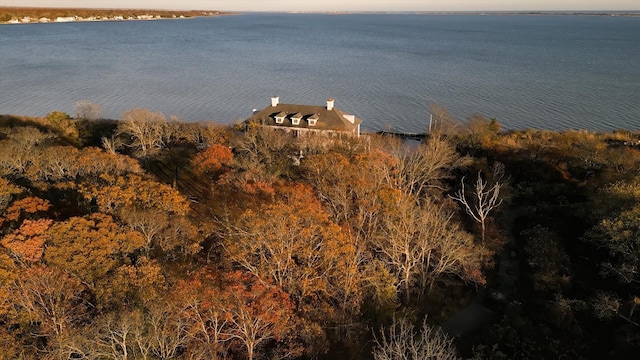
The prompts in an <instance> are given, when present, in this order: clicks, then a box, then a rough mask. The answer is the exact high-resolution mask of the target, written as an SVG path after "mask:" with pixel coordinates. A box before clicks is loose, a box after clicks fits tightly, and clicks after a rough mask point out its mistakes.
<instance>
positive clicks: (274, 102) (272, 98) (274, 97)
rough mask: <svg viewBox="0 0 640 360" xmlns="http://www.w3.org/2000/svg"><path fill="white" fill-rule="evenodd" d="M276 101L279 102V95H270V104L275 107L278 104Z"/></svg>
mask: <svg viewBox="0 0 640 360" xmlns="http://www.w3.org/2000/svg"><path fill="white" fill-rule="evenodd" d="M278 103H280V97H279V96H272V97H271V106H273V107H276V106H278Z"/></svg>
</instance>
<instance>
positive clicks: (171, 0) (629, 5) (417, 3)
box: [0, 0, 640, 11]
mask: <svg viewBox="0 0 640 360" xmlns="http://www.w3.org/2000/svg"><path fill="white" fill-rule="evenodd" d="M0 6H27V7H70V8H79V7H82V8H110V9H113V8H127V9H171V10H222V11H514V10H516V11H526V10H585V11H586V10H640V1H639V0H179V1H178V0H0Z"/></svg>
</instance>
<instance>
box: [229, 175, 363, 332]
mask: <svg viewBox="0 0 640 360" xmlns="http://www.w3.org/2000/svg"><path fill="white" fill-rule="evenodd" d="M227 240H228V241H227V243H226V245H225V248H226V249H227V253H228V255H229V257H230V258H231V259H232V260H233V262H234V263H235V264H237V265H238V266H240V267H242V268H243V269H245V270H247V271H249V272H251V273H252V274H254V275H255V276H257V277H258V278H260V279H262V280H263V281H273V282H274V283H275V284H277V285H278V286H281V287H282V288H283V289H284V290H285V291H287V293H289V294H290V295H291V296H292V299H294V300H295V301H296V302H297V304H298V309H299V310H303V311H304V312H307V315H309V316H311V317H312V319H313V320H316V321H322V322H325V321H330V320H334V321H335V320H336V319H330V317H327V316H326V314H321V313H322V311H319V308H321V307H324V310H326V311H327V313H331V312H335V309H334V310H333V311H332V310H330V309H331V307H332V305H330V304H340V305H339V306H338V309H340V307H343V310H345V311H349V312H353V313H355V312H357V309H359V304H360V301H361V299H360V293H359V281H360V278H359V272H358V267H357V261H356V259H357V253H356V249H355V247H354V245H353V243H352V240H351V239H350V237H349V236H348V235H347V234H346V233H345V232H344V231H343V230H342V228H340V227H339V226H338V225H336V224H335V223H333V222H331V221H330V220H329V217H328V215H327V214H326V213H325V212H324V211H323V210H322V207H321V204H320V203H319V202H318V200H317V199H316V198H315V196H314V195H313V192H312V190H311V188H309V187H308V186H304V185H301V184H285V185H282V186H280V187H278V188H277V195H276V200H275V201H274V202H272V203H270V204H267V205H264V206H262V207H261V208H259V209H258V210H257V211H254V210H247V211H246V212H245V213H244V214H243V216H242V217H241V218H240V220H239V222H238V223H237V224H232V225H231V227H230V229H229V234H228V238H227ZM347 308H348V310H347Z"/></svg>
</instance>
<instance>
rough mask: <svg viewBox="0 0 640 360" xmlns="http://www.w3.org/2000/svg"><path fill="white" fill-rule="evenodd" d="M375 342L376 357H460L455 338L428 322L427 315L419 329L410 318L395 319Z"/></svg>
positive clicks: (397, 359) (426, 359)
mask: <svg viewBox="0 0 640 360" xmlns="http://www.w3.org/2000/svg"><path fill="white" fill-rule="evenodd" d="M387 333H388V334H387ZM375 342H376V347H375V349H374V350H373V358H374V359H375V360H455V359H459V357H458V355H457V354H456V349H455V347H454V345H453V340H452V339H450V338H449V337H448V336H447V335H446V334H445V333H443V332H442V330H439V329H438V330H435V329H433V328H432V327H431V326H429V325H428V324H427V320H426V318H425V319H424V321H423V322H422V328H421V331H420V332H419V333H417V332H416V331H415V328H414V326H413V325H412V324H411V323H410V322H409V321H408V320H407V319H401V320H397V319H394V321H393V324H391V326H390V327H389V329H388V330H386V331H384V330H383V332H382V335H381V338H380V339H377V338H376V340H375Z"/></svg>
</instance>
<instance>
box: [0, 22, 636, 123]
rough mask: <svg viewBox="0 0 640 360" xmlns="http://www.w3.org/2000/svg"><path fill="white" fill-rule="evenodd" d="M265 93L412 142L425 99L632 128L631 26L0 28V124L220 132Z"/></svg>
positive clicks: (492, 112) (507, 118)
mask: <svg viewBox="0 0 640 360" xmlns="http://www.w3.org/2000/svg"><path fill="white" fill-rule="evenodd" d="M272 95H279V96H280V101H281V102H285V103H304V104H324V102H325V100H326V99H327V98H329V97H332V98H335V99H336V106H337V107H338V108H340V109H342V110H344V111H346V112H350V113H354V114H356V115H358V116H359V117H361V118H363V119H364V121H365V122H364V123H363V127H364V129H366V130H383V129H393V130H398V131H424V129H425V128H426V126H427V122H428V116H429V115H428V113H429V111H428V108H429V105H430V104H438V105H441V106H444V107H446V108H448V109H449V110H450V112H451V113H452V114H453V115H455V116H456V117H458V118H461V119H464V118H465V117H467V116H469V115H471V114H472V113H480V114H483V115H486V116H488V117H495V118H497V119H498V120H499V121H500V122H501V123H502V124H503V125H504V127H505V128H508V129H514V128H529V127H532V128H548V129H567V128H581V129H590V130H611V129H618V128H627V129H634V130H638V129H640V18H631V17H604V16H480V15H451V16H448V15H446V16H445V15H400V14H384V15H383V14H367V15H364V14H359V15H356V14H350V15H324V14H245V15H241V16H228V17H215V18H197V19H188V20H162V21H135V22H134V21H131V22H96V23H59V24H29V25H2V26H0V114H19V115H30V116H43V115H45V114H46V113H48V112H50V111H53V110H62V111H65V112H67V113H69V114H73V111H74V104H75V102H77V101H79V100H83V99H88V100H90V101H93V102H95V103H99V104H102V105H103V106H104V110H105V114H104V115H105V117H107V118H119V117H120V114H121V113H122V112H124V111H126V110H129V109H132V108H140V107H142V108H148V109H151V110H153V111H161V112H163V113H164V114H165V115H177V116H178V117H180V118H182V119H184V120H187V121H196V120H214V121H217V122H221V123H229V122H232V121H234V120H237V119H244V118H246V117H248V116H249V115H250V114H251V110H252V109H253V108H263V107H265V106H267V105H269V104H270V97H271V96H272Z"/></svg>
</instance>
